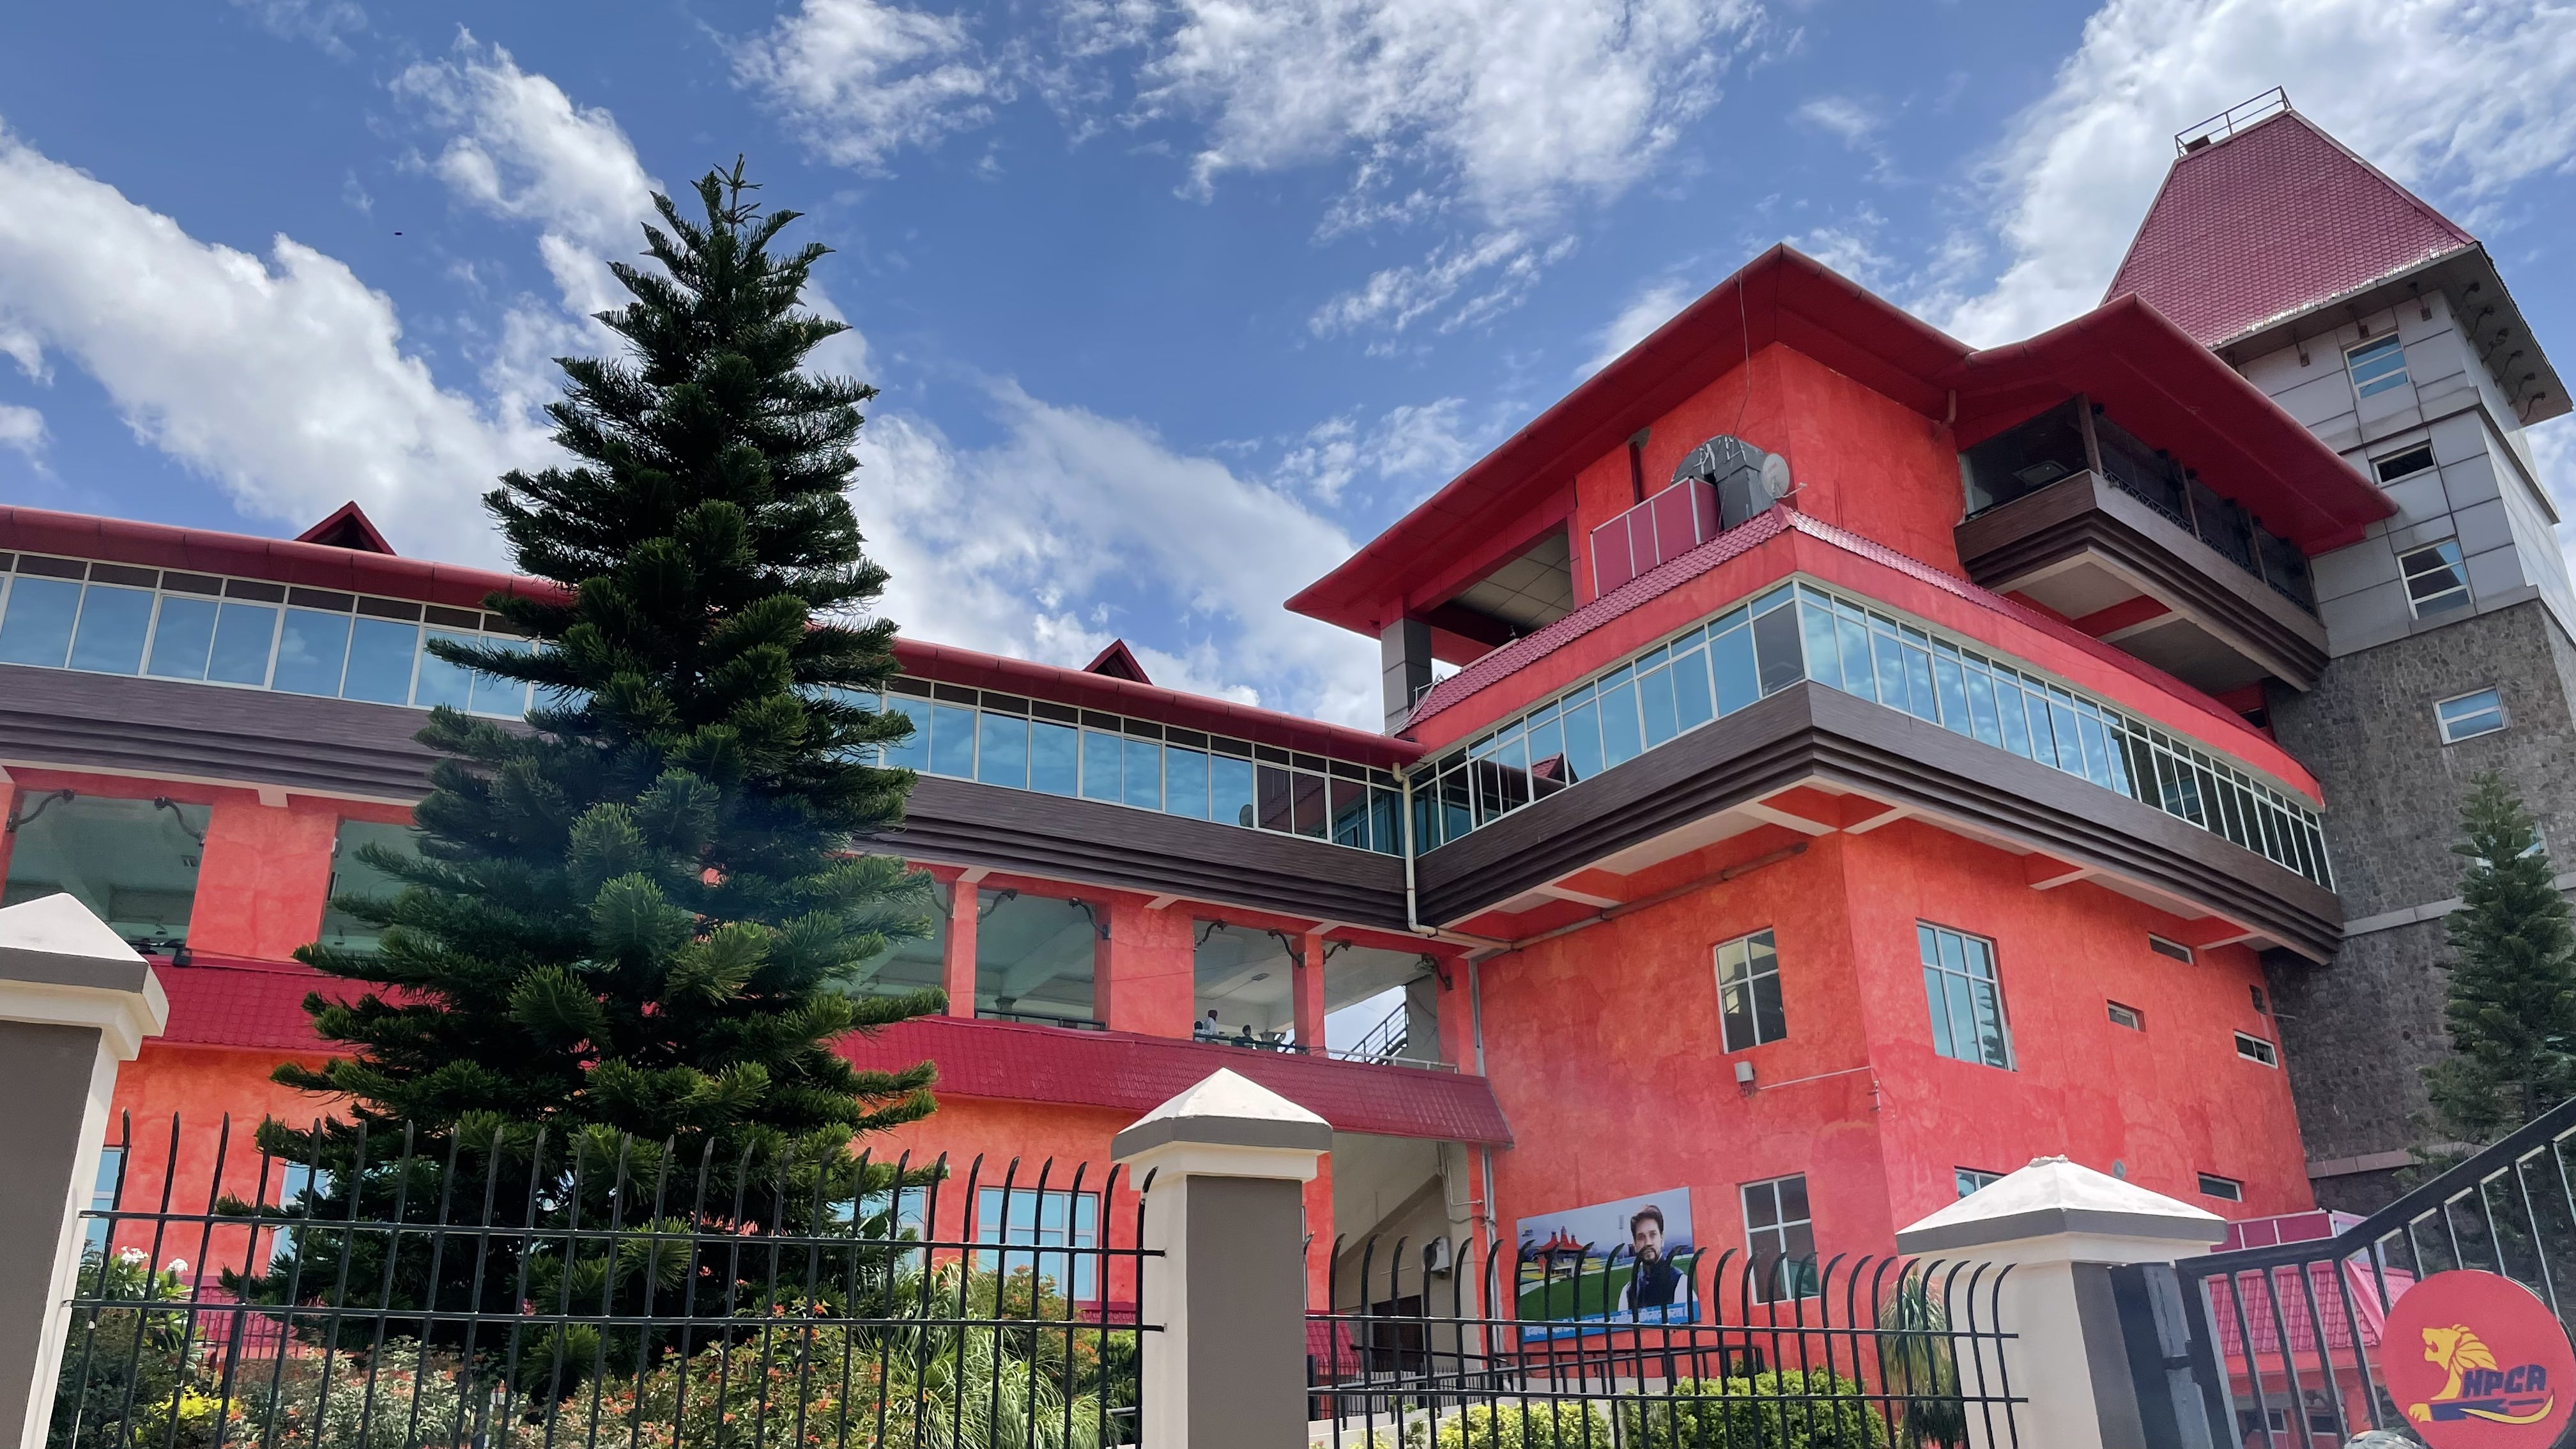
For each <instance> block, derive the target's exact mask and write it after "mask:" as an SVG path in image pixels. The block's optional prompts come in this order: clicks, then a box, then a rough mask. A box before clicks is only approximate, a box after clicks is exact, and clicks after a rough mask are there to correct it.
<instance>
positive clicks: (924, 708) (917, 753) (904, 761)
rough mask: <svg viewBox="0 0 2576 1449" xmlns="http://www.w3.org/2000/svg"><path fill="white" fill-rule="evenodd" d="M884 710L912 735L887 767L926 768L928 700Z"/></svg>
mask: <svg viewBox="0 0 2576 1449" xmlns="http://www.w3.org/2000/svg"><path fill="white" fill-rule="evenodd" d="M433 662H434V661H433V660H431V659H430V657H429V656H428V655H427V654H423V655H422V656H421V660H420V687H421V688H422V689H423V690H424V691H426V690H427V689H428V688H429V669H430V665H431V664H432V663H433ZM439 667H440V668H442V669H444V668H449V667H451V666H448V665H440V666H439ZM421 702H422V703H424V704H425V703H428V701H426V700H423V701H421ZM886 710H887V712H888V713H891V714H899V715H902V716H903V717H904V718H905V719H908V720H910V721H912V735H911V737H910V738H908V739H906V740H905V741H904V742H903V743H901V744H899V745H888V746H886V754H885V762H886V764H887V766H888V767H889V768H892V769H898V770H927V769H929V768H930V701H929V700H926V699H914V698H912V697H910V696H909V695H901V694H889V695H887V696H886Z"/></svg>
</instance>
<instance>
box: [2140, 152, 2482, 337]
mask: <svg viewBox="0 0 2576 1449" xmlns="http://www.w3.org/2000/svg"><path fill="white" fill-rule="evenodd" d="M2477 244H2478V242H2477V238H2475V237H2472V236H2470V235H2469V234H2468V233H2467V232H2465V231H2462V230H2461V229H2460V228H2459V227H2457V226H2455V225H2453V224H2452V223H2451V221H2450V220H2449V219H2448V218H2447V217H2444V216H2443V215H2442V214H2441V213H2440V212H2438V211H2435V210H2434V209H2433V208H2432V207H2430V206H2428V205H2426V204H2425V203H2424V202H2423V200H2422V199H2420V198H2419V197H2417V196H2416V195H2415V194H2414V193H2413V192H2411V191H2408V190H2407V189H2406V188H2405V187H2403V186H2400V185H2398V184H2397V183H2396V182H2394V181H2392V180H2390V179H2389V178H2388V177H2387V176H2386V175H2385V174H2384V173H2382V172H2381V171H2380V170H2379V168H2377V167H2375V166H2373V165H2371V164H2370V163H2369V162H2367V161H2364V160H2362V159H2361V158H2360V157H2359V156H2356V155H2354V154H2353V153H2352V152H2350V151H2348V150H2346V149H2344V147H2343V145H2342V143H2340V142H2338V141H2336V140H2335V139H2334V138H2333V137H2332V136H2329V135H2327V134H2326V133H2325V132H2323V131H2321V130H2319V129H2317V127H2316V125H2315V124H2314V123H2312V122H2311V121H2309V120H2308V118H2307V117H2305V116H2302V115H2300V114H2299V113H2298V112H2296V111H2284V112H2282V113H2281V114H2279V115H2277V116H2273V117H2270V118H2268V119H2266V120H2263V121H2259V122H2257V123H2255V124H2254V125H2252V126H2250V127H2247V128H2246V129H2245V130H2242V131H2239V132H2237V133H2236V134H2235V135H2233V136H2230V137H2228V138H2227V139H2226V140H2223V141H2217V142H2213V143H2211V144H2210V145H2207V146H2204V147H2201V148H2200V149H2198V150H2196V151H2190V152H2186V153H2184V154H2183V155H2182V156H2181V157H2179V158H2177V159H2176V160H2175V161H2174V164H2173V169H2172V170H2170V171H2168V172H2166V173H2165V182H2164V186H2163V188H2162V189H2160V190H2159V191H2157V193H2156V200H2155V204H2154V205H2153V206H2150V207H2149V208H2147V219H2146V220H2145V221H2144V222H2142V223H2140V224H2139V227H2138V235H2137V237H2136V239H2135V240H2133V241H2131V242H2130V243H2129V254H2128V256H2127V257H2126V258H2125V259H2124V260H2122V262H2121V263H2120V270H2119V272H2118V273H2117V274H2116V275H2115V276H2113V277H2112V279H2111V290H2110V291H2109V292H2108V293H2106V294H2104V295H2105V298H2106V300H2107V299H2108V298H2110V297H2117V296H2120V295H2122V294H2123V293H2132V292H2134V293H2136V294H2137V295H2138V296H2139V297H2142V298H2144V299H2145V300H2146V301H2147V302H2148V303H2149V304H2150V305H2151V306H2153V307H2154V308H2155V309H2156V310H2157V311H2159V312H2162V313H2164V314H2165V315H2166V316H2167V317H2170V318H2172V319H2173V320H2174V322H2175V323H2176V324H2177V325H2179V326H2180V327H2181V328H2182V329H2183V330H2184V331H2185V332H2188V333H2190V334H2191V335H2192V337H2193V338H2194V339H2195V340H2196V341H2198V342H2200V343H2201V344H2202V345H2203V346H2206V347H2215V346H2217V345H2219V344H2220V343H2223V342H2227V341H2230V340H2232V339H2234V338H2238V337H2242V336H2244V335H2245V334H2247V333H2249V332H2252V331H2255V330H2256V329H2258V328H2261V327H2264V326H2266V325H2269V324H2271V323H2275V322H2280V321H2284V320H2286V319H2288V318H2290V317H2293V316H2296V315H2298V314H2299V313H2301V312H2304V311H2307V310H2308V309H2310V308H2312V307H2315V306H2318V305H2319V304H2321V303H2325V302H2330V301H2333V300H2335V299H2336V298H2339V297H2346V296H2350V295H2352V294H2353V293H2355V292H2359V291H2362V290H2364V289H2366V288H2368V287H2371V286H2373V285H2375V284H2377V283H2380V282H2383V281H2386V280H2388V279H2389V278H2391V277H2395V276H2399V275H2402V274H2404V273H2406V272H2409V271H2412V270H2414V269H2415V268H2417V267H2420V266H2422V265H2424V264H2425V263H2427V262H2430V261H2433V260H2435V259H2437V258H2440V257H2444V256H2448V255H2450V254H2451V253H2453V252H2458V251H2464V250H2467V249H2468V248H2471V247H2474V246H2476V245H2477Z"/></svg>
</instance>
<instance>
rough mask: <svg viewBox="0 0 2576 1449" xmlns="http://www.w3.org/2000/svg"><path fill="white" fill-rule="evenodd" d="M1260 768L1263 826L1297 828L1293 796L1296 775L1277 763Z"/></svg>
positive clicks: (1266, 828)
mask: <svg viewBox="0 0 2576 1449" xmlns="http://www.w3.org/2000/svg"><path fill="white" fill-rule="evenodd" d="M1260 769H1261V815H1260V819H1261V828H1262V829H1264V830H1277V831H1283V832H1285V831H1290V830H1293V829H1295V826H1294V824H1293V821H1294V820H1295V818H1296V816H1295V810H1294V807H1293V805H1292V803H1291V796H1292V795H1293V793H1294V791H1295V785H1296V777H1295V776H1293V775H1291V774H1290V773H1289V772H1288V771H1286V770H1283V769H1281V768H1279V767H1278V766H1277V765H1263V766H1261V767H1260Z"/></svg>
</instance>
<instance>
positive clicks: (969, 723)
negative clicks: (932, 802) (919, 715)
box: [930, 704, 975, 780]
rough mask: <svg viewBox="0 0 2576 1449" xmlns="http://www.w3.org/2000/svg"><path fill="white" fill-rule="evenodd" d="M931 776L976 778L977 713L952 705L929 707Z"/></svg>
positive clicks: (962, 778) (961, 778) (963, 778)
mask: <svg viewBox="0 0 2576 1449" xmlns="http://www.w3.org/2000/svg"><path fill="white" fill-rule="evenodd" d="M930 773H932V774H934V775H954V776H956V777H957V778H958V779H960V780H972V779H974V778H975V711H973V710H971V709H960V708H958V707H957V706H955V705H953V704H934V705H932V706H931V707H930Z"/></svg>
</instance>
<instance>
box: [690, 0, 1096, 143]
mask: <svg viewBox="0 0 2576 1449" xmlns="http://www.w3.org/2000/svg"><path fill="white" fill-rule="evenodd" d="M1104 23H1106V22H1105V21H1104ZM734 78H735V79H736V80H737V81H738V82H740V83H741V84H743V85H746V86H750V87H752V88H754V89H756V90H758V91H760V92H761V93H762V94H763V95H764V96H766V98H767V99H768V101H769V103H770V104H771V105H773V106H775V107H776V108H777V109H778V110H779V112H780V113H781V114H782V115H784V116H785V117H786V119H787V122H788V124H789V125H790V126H791V127H792V128H793V129H794V130H795V131H796V132H797V134H798V135H799V136H800V137H801V138H802V139H803V140H804V141H805V143H806V144H807V145H808V146H810V147H812V148H813V149H814V150H815V151H816V152H817V153H818V154H820V155H822V156H823V157H824V158H825V159H827V160H829V161H831V162H833V163H834V164H836V165H841V166H848V167H851V168H853V169H855V170H859V171H881V170H883V169H884V168H885V163H886V159H887V158H888V157H889V156H891V155H893V154H894V153H895V152H897V151H899V150H902V149H903V148H905V147H908V146H928V145H931V144H933V143H935V142H936V141H938V140H939V138H940V137H942V136H944V135H946V134H948V133H949V132H951V131H958V130H964V129H966V128H968V127H971V126H978V125H982V124H983V123H984V122H986V121H988V120H990V119H991V118H992V114H993V110H992V108H993V106H994V105H995V104H996V103H997V102H1000V101H1003V100H1007V99H1008V98H1009V85H1008V81H1007V79H1006V78H1005V76H1004V74H1003V73H1002V71H1001V70H1000V69H999V68H998V67H996V66H994V65H992V64H990V63H988V62H986V61H985V60H984V59H983V58H982V56H981V55H980V53H979V51H978V49H977V47H976V45H975V41H974V37H973V36H972V35H970V34H969V33H968V31H967V28H966V22H965V20H964V19H963V18H962V17H960V16H955V15H934V14H932V13H930V12H928V11H925V10H908V9H905V8H904V7H902V6H900V5H890V4H885V3H882V0H804V3H803V4H802V5H801V6H800V7H799V8H798V9H797V11H796V13H795V14H793V15H788V16H783V17H781V18H780V19H779V21H778V23H777V24H776V25H775V26H773V27H771V29H770V31H769V33H768V34H766V35H763V36H760V37H758V38H756V39H754V40H750V41H747V42H745V43H744V44H742V45H741V46H739V47H737V48H736V49H735V51H734Z"/></svg>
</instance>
